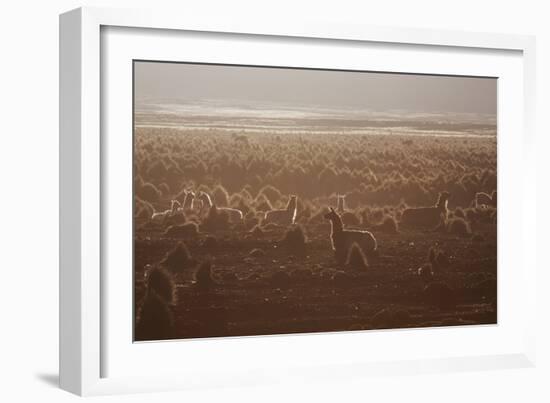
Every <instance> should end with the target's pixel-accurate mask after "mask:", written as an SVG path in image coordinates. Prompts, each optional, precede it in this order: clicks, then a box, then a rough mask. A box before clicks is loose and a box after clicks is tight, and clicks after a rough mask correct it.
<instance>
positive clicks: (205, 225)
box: [201, 205, 231, 231]
mask: <svg viewBox="0 0 550 403" xmlns="http://www.w3.org/2000/svg"><path fill="white" fill-rule="evenodd" d="M230 227H231V225H230V223H229V215H227V213H226V212H224V211H223V210H218V208H217V207H216V205H213V206H212V207H210V210H209V211H208V215H207V216H206V217H205V218H204V219H203V220H202V222H201V229H204V230H206V231H223V230H227V229H229V228H230Z"/></svg>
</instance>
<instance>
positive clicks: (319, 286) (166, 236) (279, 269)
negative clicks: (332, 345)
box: [133, 127, 497, 340]
mask: <svg viewBox="0 0 550 403" xmlns="http://www.w3.org/2000/svg"><path fill="white" fill-rule="evenodd" d="M134 136H135V137H134V168H133V172H134V185H133V186H134V209H133V215H134V273H135V275H134V287H135V292H134V301H135V305H136V313H138V315H137V317H136V323H140V317H139V314H140V313H142V312H143V311H144V308H143V307H145V306H152V307H156V306H158V305H159V304H152V303H151V302H150V301H151V298H152V297H151V296H150V294H151V293H150V292H149V290H148V288H147V281H146V277H147V276H146V273H147V272H148V268H150V267H152V266H160V267H162V268H163V269H166V271H167V272H168V273H170V276H171V277H172V280H173V284H174V285H173V287H174V293H175V295H176V297H175V298H174V299H173V301H171V302H170V303H169V304H168V303H167V305H168V307H169V309H170V311H171V312H172V317H171V318H170V321H171V323H169V324H168V326H162V328H163V329H165V330H163V332H162V333H160V334H156V333H155V332H151V331H145V332H143V333H140V332H136V340H151V339H178V338H198V337H218V336H244V335H261V334H286V333H297V332H326V331H347V330H369V329H382V328H406V327H426V326H450V325H473V324H491V323H496V311H497V293H496V291H497V290H496V279H497V215H496V208H495V207H494V206H476V205H475V203H474V199H475V195H476V193H477V192H486V193H488V194H491V192H492V191H494V190H495V189H496V187H497V186H496V185H497V172H496V169H497V167H496V158H497V156H496V137H494V136H493V137H491V136H475V135H471V136H411V135H407V136H400V135H398V134H391V135H387V134H381V135H372V134H369V135H361V134H346V133H328V132H327V133H308V132H304V133H296V132H292V133H289V134H281V133H280V132H269V131H261V132H260V131H259V132H238V133H237V132H230V131H227V130H216V129H209V130H190V129H186V130H180V129H177V128H166V127H162V128H153V127H136V129H135V134H134ZM190 191H193V192H194V193H195V194H199V192H206V193H208V194H209V195H210V196H211V199H212V202H213V204H214V208H212V209H205V208H204V206H202V208H201V206H200V205H199V204H198V203H197V205H196V206H194V207H193V208H192V209H183V208H182V209H181V213H178V214H167V216H166V219H164V220H162V221H158V220H157V221H154V222H153V221H152V220H151V216H152V215H153V213H155V212H159V211H167V210H169V209H170V208H171V206H172V204H171V202H172V200H177V201H178V202H179V203H180V204H182V205H183V202H184V199H185V195H186V194H187V192H190ZM441 192H449V193H450V194H451V196H450V198H449V202H448V211H449V212H448V215H447V217H446V219H444V220H442V222H441V223H440V224H439V225H437V226H433V227H429V228H408V227H406V226H403V225H401V224H402V223H401V217H402V214H403V211H404V210H405V209H407V208H415V207H425V206H434V205H435V203H436V201H437V199H438V195H439V193H441ZM291 195H295V196H297V208H296V218H295V222H294V223H293V224H288V225H283V224H278V223H265V222H264V217H265V213H266V212H267V211H270V210H272V209H285V208H286V206H287V203H288V201H289V198H290V196H291ZM339 195H345V212H344V213H343V214H342V215H341V216H342V221H343V222H344V227H345V228H349V229H359V230H368V231H370V232H372V234H373V235H374V237H375V238H376V241H377V244H378V249H377V253H376V254H375V255H374V256H364V255H363V253H362V251H360V250H359V251H352V253H350V256H349V257H348V259H346V260H347V261H344V262H339V261H337V260H336V259H335V254H334V251H333V250H332V246H331V239H330V235H331V225H330V223H329V222H328V221H327V220H325V219H324V218H323V216H324V215H325V214H326V213H327V212H328V209H329V207H333V208H336V206H337V200H338V196H339ZM225 207H231V208H234V209H238V210H240V211H242V213H243V219H242V220H241V221H239V222H232V221H231V220H229V219H228V217H227V215H225V214H224V212H223V210H222V209H221V208H225ZM182 251H183V252H182ZM434 251H437V253H436V252H434ZM181 256H183V257H181ZM346 256H347V254H346ZM434 256H437V259H436V258H435V257H434ZM178 259H181V261H180V260H178ZM184 260H185V261H184ZM166 262H170V265H167V264H166ZM167 266H170V267H167ZM149 270H150V269H149ZM148 301H149V302H148ZM155 301H156V300H155ZM151 309H157V308H151ZM158 309H161V310H162V312H165V310H166V306H164V305H163V306H161V307H159V308H158ZM148 315H149V316H148V317H154V312H152V313H148ZM166 329H168V330H166ZM149 330H150V329H149Z"/></svg>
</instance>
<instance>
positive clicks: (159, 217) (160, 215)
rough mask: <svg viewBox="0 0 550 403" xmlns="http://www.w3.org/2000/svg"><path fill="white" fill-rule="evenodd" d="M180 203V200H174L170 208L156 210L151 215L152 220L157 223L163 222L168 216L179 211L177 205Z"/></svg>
mask: <svg viewBox="0 0 550 403" xmlns="http://www.w3.org/2000/svg"><path fill="white" fill-rule="evenodd" d="M177 205H179V202H178V201H177V200H172V201H171V202H170V209H169V210H164V211H157V212H154V213H153V215H152V216H151V221H153V222H156V223H163V222H164V220H166V218H168V217H170V216H172V215H174V214H175V213H176V211H177V209H176V206H177Z"/></svg>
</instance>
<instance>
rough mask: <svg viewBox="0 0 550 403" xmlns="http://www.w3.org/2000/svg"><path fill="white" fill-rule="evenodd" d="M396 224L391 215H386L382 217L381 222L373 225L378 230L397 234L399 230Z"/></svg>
mask: <svg viewBox="0 0 550 403" xmlns="http://www.w3.org/2000/svg"><path fill="white" fill-rule="evenodd" d="M398 228H399V227H398V224H397V221H396V219H395V218H394V217H393V216H390V215H386V216H384V218H383V219H382V222H381V223H380V224H378V225H376V226H375V229H376V230H377V231H380V232H385V233H388V234H397V232H399V229H398Z"/></svg>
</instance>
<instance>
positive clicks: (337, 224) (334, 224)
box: [330, 218, 344, 234]
mask: <svg viewBox="0 0 550 403" xmlns="http://www.w3.org/2000/svg"><path fill="white" fill-rule="evenodd" d="M330 225H331V228H332V233H333V234H336V233H338V232H342V231H343V230H344V225H343V224H342V220H340V219H336V218H334V219H331V220H330Z"/></svg>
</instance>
